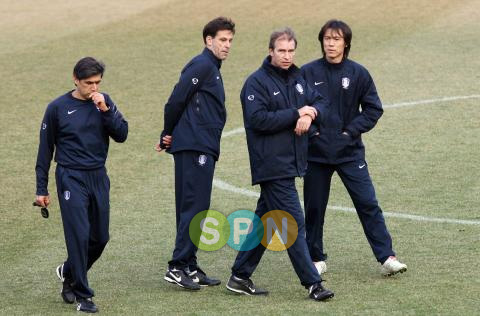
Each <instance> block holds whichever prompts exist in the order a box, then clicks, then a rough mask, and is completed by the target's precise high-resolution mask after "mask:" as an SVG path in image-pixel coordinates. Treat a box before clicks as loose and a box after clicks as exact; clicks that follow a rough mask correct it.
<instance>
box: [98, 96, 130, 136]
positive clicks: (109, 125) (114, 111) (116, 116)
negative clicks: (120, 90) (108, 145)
mask: <svg viewBox="0 0 480 316" xmlns="http://www.w3.org/2000/svg"><path fill="white" fill-rule="evenodd" d="M105 101H106V103H107V105H108V107H109V108H110V109H109V110H108V111H106V112H102V120H103V124H104V126H105V128H106V129H107V131H108V135H109V136H110V137H112V138H113V140H114V141H116V142H117V143H123V142H124V141H125V140H126V139H127V135H128V122H127V121H126V120H125V119H124V117H123V115H122V113H120V111H119V110H118V108H117V106H116V105H115V103H113V101H112V99H111V98H110V97H109V96H108V95H105Z"/></svg>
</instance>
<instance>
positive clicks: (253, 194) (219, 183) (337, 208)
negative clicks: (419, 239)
mask: <svg viewBox="0 0 480 316" xmlns="http://www.w3.org/2000/svg"><path fill="white" fill-rule="evenodd" d="M213 186H215V187H217V188H219V189H221V190H224V191H228V192H233V193H237V194H241V195H244V196H248V197H254V198H258V197H260V193H258V192H255V191H252V190H248V189H243V188H239V187H236V186H234V185H231V184H229V183H227V182H225V181H222V180H219V179H213ZM300 203H301V204H303V201H300ZM327 209H331V210H335V211H342V212H347V213H356V212H357V211H356V210H355V209H354V208H352V207H344V206H335V205H329V206H327ZM383 215H384V216H385V217H396V218H404V219H409V220H414V221H419V222H433V223H446V224H464V225H480V221H476V220H464V219H455V218H441V217H428V216H419V215H409V214H403V213H400V212H383Z"/></svg>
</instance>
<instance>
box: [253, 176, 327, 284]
mask: <svg viewBox="0 0 480 316" xmlns="http://www.w3.org/2000/svg"><path fill="white" fill-rule="evenodd" d="M262 190H263V192H264V196H265V201H266V204H267V207H268V209H269V210H282V211H285V212H287V213H289V214H290V215H292V217H293V218H294V219H295V221H296V222H297V226H298V235H297V239H296V240H295V242H294V243H293V245H292V246H290V247H289V248H288V249H287V253H288V256H289V257H290V261H291V262H292V265H293V268H294V269H295V272H296V273H297V276H298V277H299V279H300V282H301V283H302V285H304V286H310V285H312V284H315V283H318V282H319V281H321V277H320V275H319V274H318V271H317V269H316V268H315V266H314V265H313V262H312V258H311V257H310V252H309V250H308V246H307V241H306V238H305V218H304V214H303V211H302V207H301V205H300V199H299V197H298V192H297V189H296V187H295V178H288V179H280V180H274V181H269V182H266V183H263V184H262Z"/></svg>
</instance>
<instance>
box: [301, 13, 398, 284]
mask: <svg viewBox="0 0 480 316" xmlns="http://www.w3.org/2000/svg"><path fill="white" fill-rule="evenodd" d="M318 40H319V41H320V45H321V48H322V52H323V58H321V59H318V60H314V61H312V62H310V63H308V64H306V65H304V66H303V67H302V74H303V76H304V78H305V80H306V81H307V83H308V84H309V85H310V86H311V87H313V88H314V89H315V90H317V91H318V92H319V93H321V94H323V95H325V96H328V98H329V101H330V112H329V113H328V116H327V117H326V118H325V120H323V121H322V123H321V124H320V125H319V126H318V130H317V131H316V132H314V133H312V137H311V138H310V142H309V151H308V169H307V174H306V175H305V185H304V196H305V224H306V231H307V241H308V246H309V249H310V255H311V256H312V259H313V261H314V264H315V266H316V268H317V270H318V272H319V273H324V272H325V271H326V269H327V266H326V263H325V261H326V259H327V254H326V253H325V252H324V247H323V224H324V218H325V211H326V208H327V203H328V197H329V192H330V182H331V179H332V175H333V173H334V172H335V171H336V172H337V173H338V175H339V176H340V179H341V180H342V182H343V184H344V185H345V187H346V188H347V190H348V193H349V194H350V197H351V198H352V201H353V204H354V205H355V208H356V210H357V214H358V217H359V218H360V222H361V223H362V227H363V230H364V232H365V235H366V236H367V239H368V242H369V244H370V247H371V248H372V250H373V253H374V254H375V257H376V259H377V261H378V262H380V263H381V264H382V266H381V272H382V274H384V275H393V274H396V273H398V272H404V271H406V270H407V266H406V265H405V264H403V263H401V262H400V261H398V260H397V258H396V257H395V252H394V251H393V248H392V238H391V237H390V234H389V232H388V230H387V227H386V225H385V220H384V218H383V214H382V210H381V209H380V207H379V206H378V202H377V198H376V197H375V189H374V187H373V183H372V180H371V178H370V175H369V173H368V166H367V162H366V161H365V147H364V145H363V142H362V136H361V135H362V134H363V133H366V132H368V131H369V130H371V129H372V128H373V127H374V126H375V125H376V123H377V121H378V119H379V118H380V117H381V116H382V113H383V109H382V103H381V102H380V98H379V97H378V94H377V90H376V88H375V84H374V82H373V79H372V77H371V76H370V74H369V73H368V71H367V69H365V68H364V67H363V66H361V65H359V64H357V63H356V62H354V61H352V60H350V59H348V53H349V51H350V46H351V40H352V31H351V29H350V27H349V26H348V25H347V24H346V23H345V22H343V21H339V20H330V21H328V22H327V23H326V24H325V25H324V26H323V27H322V29H321V30H320V33H319V35H318ZM360 107H361V111H360Z"/></svg>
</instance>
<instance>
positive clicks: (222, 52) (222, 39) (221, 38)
mask: <svg viewBox="0 0 480 316" xmlns="http://www.w3.org/2000/svg"><path fill="white" fill-rule="evenodd" d="M205 41H206V45H207V48H208V49H210V50H211V51H212V52H213V54H214V55H215V57H217V58H218V59H220V60H225V59H227V57H228V53H229V52H230V46H232V41H233V32H232V31H230V30H221V31H218V32H217V34H216V35H215V37H211V36H207V38H206V39H205Z"/></svg>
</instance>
